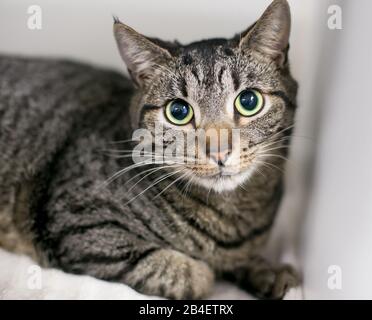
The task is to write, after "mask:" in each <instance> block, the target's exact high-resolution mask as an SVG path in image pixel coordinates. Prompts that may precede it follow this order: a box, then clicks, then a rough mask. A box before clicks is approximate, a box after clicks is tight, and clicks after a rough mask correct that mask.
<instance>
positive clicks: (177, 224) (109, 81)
mask: <svg viewBox="0 0 372 320" xmlns="http://www.w3.org/2000/svg"><path fill="white" fill-rule="evenodd" d="M286 8H287V7H286V2H285V1H282V0H276V1H274V5H272V6H271V7H269V9H268V13H267V14H273V12H274V13H275V12H276V11H277V10H279V9H280V10H285V9H286ZM117 23H119V22H118V21H116V24H117ZM261 29H262V27H261ZM261 29H260V30H261ZM249 33H250V31H247V34H249ZM148 41H150V40H148ZM151 41H152V42H153V44H154V46H155V45H156V46H161V47H162V49H164V50H167V51H168V52H169V53H170V55H171V56H172V62H171V63H169V64H168V65H167V66H166V68H163V69H162V70H161V71H160V72H159V73H155V74H156V77H154V76H153V77H152V78H151V81H150V82H149V80H150V79H149V78H148V75H146V76H144V74H143V72H145V71H144V69H143V68H142V69H141V74H136V75H133V72H135V70H130V71H131V73H132V76H134V78H135V79H136V83H137V86H139V88H137V90H134V89H133V87H132V85H131V83H130V81H128V80H127V79H125V78H124V77H122V76H121V75H119V74H117V73H114V72H110V71H106V70H99V69H95V68H92V67H90V66H86V65H82V64H77V63H72V62H66V61H55V60H38V59H23V58H14V57H7V56H2V57H0V74H1V77H0V125H1V127H0V149H1V150H2V152H1V154H0V177H1V182H2V183H1V185H0V195H1V197H0V207H1V208H5V206H6V205H7V203H8V200H9V197H10V196H11V192H12V191H11V190H14V188H18V189H22V190H29V195H28V197H27V203H26V204H25V205H24V208H23V209H24V212H25V213H24V215H26V217H25V218H24V220H25V221H23V222H22V223H21V224H20V223H19V219H17V218H16V215H15V214H14V213H12V212H9V217H7V219H6V221H7V223H6V225H5V223H4V224H3V225H2V226H0V244H4V243H5V242H6V241H5V240H6V239H7V237H9V234H11V233H12V232H15V231H14V230H17V232H18V233H21V234H22V235H24V236H22V241H24V242H26V243H28V244H30V241H31V242H32V244H33V245H34V247H35V248H36V251H37V252H38V254H39V259H40V260H41V261H44V262H46V263H47V264H48V265H51V266H56V267H59V268H61V269H63V270H66V271H68V272H73V273H77V274H89V275H92V276H95V277H98V278H101V279H105V280H109V281H119V282H123V283H127V284H129V285H130V286H132V287H134V288H135V289H137V290H139V291H141V292H143V293H146V294H153V295H162V296H165V297H169V298H177V299H184V298H193V299H194V298H203V297H205V296H206V295H207V294H208V293H209V291H210V289H211V287H212V285H213V281H214V279H215V277H226V278H227V279H230V280H232V281H236V282H237V283H238V284H240V285H241V286H242V287H244V288H246V289H247V290H249V291H251V292H253V293H254V294H256V295H257V296H258V297H264V298H281V297H282V296H283V295H284V293H285V292H286V290H287V289H288V288H289V287H291V286H293V285H295V284H296V282H297V276H296V273H295V272H294V271H293V270H292V269H291V268H290V267H286V266H273V265H270V264H269V263H268V262H267V261H265V260H264V259H263V258H261V257H260V249H261V248H262V245H263V244H264V243H265V240H266V239H267V237H268V235H269V231H270V229H271V227H272V225H273V223H274V219H275V213H276V211H277V207H278V205H279V202H280V198H281V194H282V173H281V171H280V169H283V166H284V160H283V157H284V156H285V155H286V148H284V145H285V144H288V142H289V140H288V138H289V135H290V130H286V129H287V128H289V127H290V126H291V125H292V123H293V117H294V111H295V105H296V102H295V98H296V91H297V85H296V82H295V81H294V80H293V79H292V77H291V75H290V73H289V66H288V62H287V59H285V60H284V59H279V60H278V59H277V56H275V59H274V58H273V57H270V59H269V58H268V57H265V55H264V54H262V52H256V51H252V50H248V51H247V50H245V49H244V50H245V51H243V53H242V52H241V50H242V49H239V37H235V38H233V39H230V40H224V39H218V40H206V41H201V42H197V43H193V44H190V45H187V46H182V45H179V44H169V43H165V42H161V41H159V40H151ZM270 53H271V54H272V51H271V52H270ZM285 54H286V52H285ZM283 61H285V62H284V64H283ZM169 72H171V73H172V74H169ZM141 81H144V82H143V83H142V84H141ZM144 83H145V84H144ZM149 83H151V84H149ZM227 83H231V86H229V85H226V84H227ZM241 87H249V88H262V90H264V91H265V94H267V95H268V96H269V97H270V100H271V103H272V106H271V108H270V110H268V111H267V112H266V113H265V115H263V116H262V117H259V118H257V119H256V120H255V121H253V122H251V123H250V124H249V125H248V124H247V123H245V122H244V120H240V119H237V120H235V122H234V126H237V127H241V128H242V129H243V130H242V131H243V133H244V137H245V139H249V141H250V147H252V148H254V147H255V146H256V147H257V146H260V145H262V144H264V143H265V142H268V141H271V140H270V139H272V137H274V136H275V135H276V138H281V139H282V140H280V141H279V142H277V144H276V146H279V147H283V148H280V149H277V150H275V151H274V150H273V151H272V152H270V153H271V154H275V155H277V156H271V157H268V158H267V160H266V161H267V162H268V163H269V165H267V166H264V165H262V166H260V167H259V170H254V171H253V173H252V175H251V177H250V179H249V181H248V182H247V183H246V184H245V185H244V189H243V188H239V187H237V188H235V189H234V190H233V191H226V192H222V193H218V192H214V191H212V192H207V191H208V190H207V189H205V187H203V186H200V185H198V184H192V185H191V186H190V188H188V190H187V191H188V192H187V193H185V192H184V189H183V188H184V187H185V183H187V182H188V181H187V180H186V181H184V180H180V181H179V183H174V184H172V183H173V182H174V181H175V178H174V176H170V177H169V178H167V179H164V180H163V181H161V182H159V183H158V184H156V185H154V186H153V187H152V188H149V190H147V191H146V192H145V193H143V194H142V195H141V196H139V197H137V198H135V199H134V200H133V201H130V200H132V199H133V197H136V196H137V195H138V194H140V193H141V192H142V191H143V190H144V189H146V188H148V187H149V186H151V184H153V183H154V181H156V179H157V178H159V177H161V176H162V175H163V174H164V171H163V170H159V171H157V172H154V173H153V174H151V175H148V176H146V177H144V178H143V179H142V180H141V181H140V183H138V184H137V185H136V186H135V187H133V188H132V187H131V186H133V183H134V182H135V181H136V179H134V180H133V178H134V177H135V175H137V174H139V173H140V172H141V171H142V170H144V168H142V167H139V168H135V169H133V170H130V171H128V172H125V173H124V174H122V175H120V176H119V177H118V178H117V179H115V180H113V181H112V182H111V183H109V184H104V182H105V181H106V180H107V178H108V177H110V176H111V175H112V174H113V173H115V172H117V171H119V170H120V169H122V168H125V167H128V166H129V165H131V164H132V162H131V161H132V160H131V158H130V157H112V156H109V155H107V153H105V152H103V150H107V149H108V146H110V144H109V142H110V141H121V140H125V139H128V138H130V137H131V133H132V130H133V129H135V128H138V127H142V128H149V129H151V128H152V127H153V125H154V121H155V120H154V118H156V114H157V113H158V112H159V110H160V109H161V108H162V106H164V101H165V100H167V99H169V98H172V97H179V96H182V97H184V98H185V99H186V98H190V97H192V99H193V101H195V102H197V103H198V105H199V106H201V107H200V110H201V113H203V115H204V125H211V124H213V123H216V121H217V120H218V119H217V117H223V116H226V115H224V114H223V112H222V109H223V106H224V104H223V101H224V99H225V97H226V95H228V94H229V92H228V91H227V90H230V91H231V92H234V90H235V91H236V90H239V88H241ZM130 99H131V100H130ZM129 101H132V102H131V104H130V103H129ZM143 106H147V107H145V108H143ZM148 106H155V107H148ZM206 119H207V120H208V121H207V120H206ZM242 121H243V122H242ZM111 146H112V145H111ZM128 146H131V144H128V143H127V144H126V143H125V142H123V143H122V144H120V143H119V144H115V148H118V149H120V148H123V149H125V148H128ZM242 152H243V154H244V152H245V151H243V150H242ZM148 168H149V167H145V169H148ZM275 168H277V169H279V170H276V169H275ZM164 170H165V169H164ZM131 179H132V180H133V183H132V184H130V183H129V184H128V183H127V182H128V181H129V180H131ZM102 186H104V187H102ZM164 190H165V191H164ZM163 191H164V192H163ZM160 192H162V193H161V194H160V195H159V193H160ZM157 195H159V196H157ZM155 196H156V197H155ZM154 197H155V198H154ZM128 201H130V202H129V203H128ZM0 218H1V216H0ZM3 220H4V219H3ZM3 220H1V219H0V223H2V221H3ZM4 221H5V220H4ZM9 221H12V222H11V223H10V222H9ZM21 231H22V232H21ZM18 233H17V234H18ZM19 238H21V235H19ZM30 239H31V240H30ZM20 242H21V240H20ZM4 246H5V245H4Z"/></svg>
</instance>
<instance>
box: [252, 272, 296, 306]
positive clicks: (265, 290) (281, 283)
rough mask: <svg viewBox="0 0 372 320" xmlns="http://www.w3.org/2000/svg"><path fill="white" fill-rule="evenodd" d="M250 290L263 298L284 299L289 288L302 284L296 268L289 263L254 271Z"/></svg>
mask: <svg viewBox="0 0 372 320" xmlns="http://www.w3.org/2000/svg"><path fill="white" fill-rule="evenodd" d="M249 278H250V281H249V283H248V288H247V289H248V290H249V291H250V292H252V293H253V294H254V295H255V296H257V297H258V298H261V299H274V300H275V299H283V297H284V296H285V294H286V293H287V292H288V291H289V289H291V288H294V287H296V286H298V285H299V284H300V277H299V275H298V273H297V272H296V270H294V269H293V268H292V267H291V266H289V265H282V266H280V267H277V268H268V269H261V270H257V271H255V272H252V274H251V275H250V277H249Z"/></svg>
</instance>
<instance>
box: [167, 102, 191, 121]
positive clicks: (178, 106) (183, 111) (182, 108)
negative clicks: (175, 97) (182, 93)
mask: <svg viewBox="0 0 372 320" xmlns="http://www.w3.org/2000/svg"><path fill="white" fill-rule="evenodd" d="M171 114H172V116H173V117H174V118H175V119H177V120H183V119H185V118H186V117H187V115H188V114H189V106H188V105H187V104H186V103H184V102H182V101H176V102H173V104H172V106H171Z"/></svg>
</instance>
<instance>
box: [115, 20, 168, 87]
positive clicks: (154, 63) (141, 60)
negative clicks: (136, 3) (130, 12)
mask: <svg viewBox="0 0 372 320" xmlns="http://www.w3.org/2000/svg"><path fill="white" fill-rule="evenodd" d="M114 19H115V20H114V35H115V39H116V42H117V45H118V49H119V52H120V55H121V57H122V59H123V60H124V62H125V64H126V65H127V68H128V71H129V73H130V75H131V77H132V79H133V81H134V82H135V83H136V84H137V85H138V86H139V87H145V86H146V85H147V84H149V83H150V82H151V79H152V77H153V76H154V74H156V72H157V70H159V66H160V67H161V66H165V65H167V63H169V61H170V60H171V59H172V56H171V54H170V53H169V51H168V50H167V49H165V48H162V47H160V46H158V45H157V44H155V43H154V42H152V41H151V40H149V39H148V38H146V37H145V36H143V35H141V34H139V33H138V32H136V31H135V30H133V29H132V28H130V27H128V26H126V25H125V24H123V23H121V22H120V21H119V20H118V19H116V18H114Z"/></svg>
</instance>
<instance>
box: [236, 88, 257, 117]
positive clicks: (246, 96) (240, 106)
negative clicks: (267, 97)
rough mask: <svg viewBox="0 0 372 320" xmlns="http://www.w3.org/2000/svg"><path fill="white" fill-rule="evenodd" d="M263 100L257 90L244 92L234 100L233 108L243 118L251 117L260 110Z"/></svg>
mask: <svg viewBox="0 0 372 320" xmlns="http://www.w3.org/2000/svg"><path fill="white" fill-rule="evenodd" d="M263 105H264V98H263V96H262V94H261V93H260V92H258V91H257V90H253V89H250V90H244V91H242V92H240V93H239V95H238V96H237V97H236V99H235V108H236V110H238V112H239V113H240V114H241V115H243V116H245V117H252V116H254V115H255V114H257V113H259V112H260V111H261V110H262V107H263Z"/></svg>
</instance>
